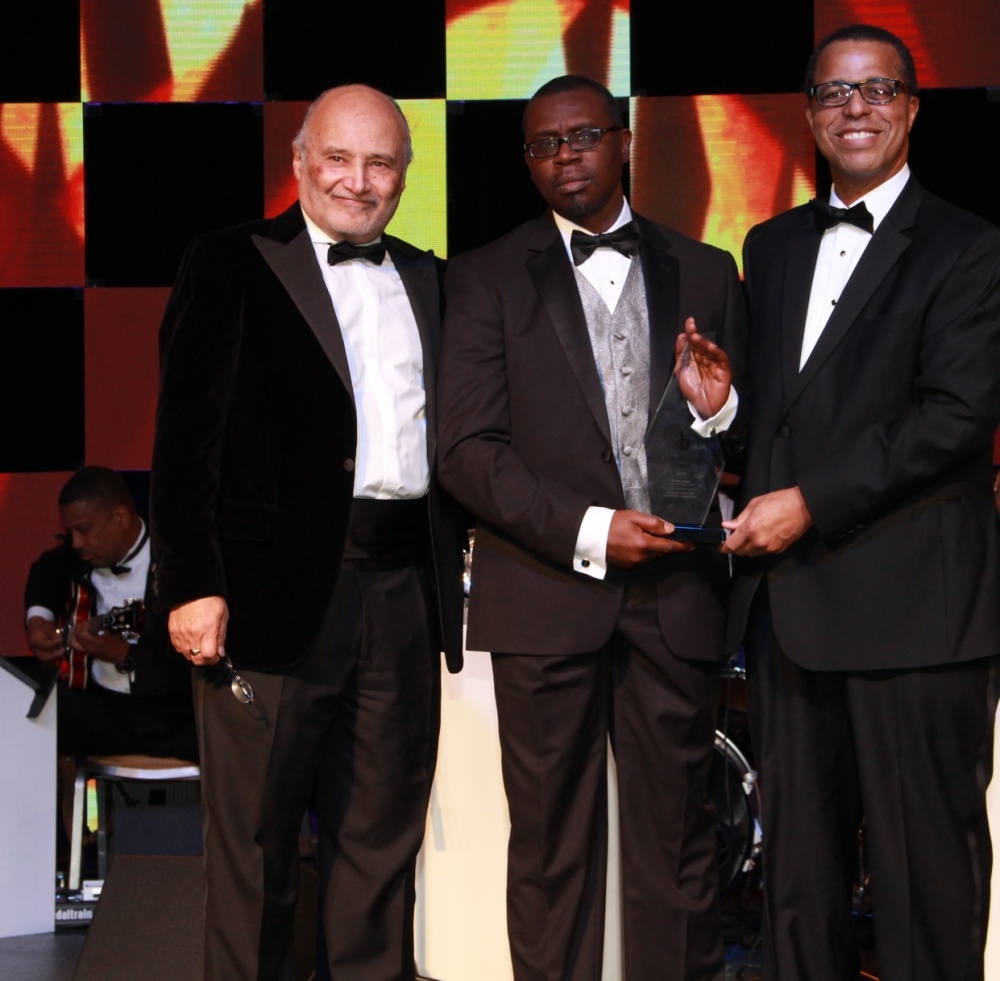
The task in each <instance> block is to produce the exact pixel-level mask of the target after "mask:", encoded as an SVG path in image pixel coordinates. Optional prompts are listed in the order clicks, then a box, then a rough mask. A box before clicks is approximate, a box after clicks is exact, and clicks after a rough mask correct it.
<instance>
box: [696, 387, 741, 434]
mask: <svg viewBox="0 0 1000 981" xmlns="http://www.w3.org/2000/svg"><path fill="white" fill-rule="evenodd" d="M739 405H740V397H739V396H738V395H737V394H736V388H735V387H734V386H732V385H730V386H729V398H728V399H726V404H725V405H724V406H723V407H722V408H721V409H719V411H718V412H716V413H715V415H714V416H712V418H711V419H702V417H701V416H700V415H699V414H698V410H697V409H696V408H695V407H694V406H693V405H692V404H691V403H690V402H688V409H689V410H690V411H691V415H692V416H693V417H694V422H692V423H691V428H692V429H693V430H694V431H695V432H696V433H697V434H698V435H699V436H704V437H708V436H711V435H712V433H724V432H725V431H726V430H727V429H728V428H729V427H730V426H731V425H732V424H733V420H734V419H735V418H736V410H737V409H738V408H739Z"/></svg>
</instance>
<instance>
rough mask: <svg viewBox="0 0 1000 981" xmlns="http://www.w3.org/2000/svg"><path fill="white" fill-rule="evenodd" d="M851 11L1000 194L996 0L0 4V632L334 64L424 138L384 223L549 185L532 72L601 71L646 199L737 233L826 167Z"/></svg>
mask: <svg viewBox="0 0 1000 981" xmlns="http://www.w3.org/2000/svg"><path fill="white" fill-rule="evenodd" d="M858 21H867V22H871V23H876V24H880V25H882V26H884V27H887V28H889V29H890V30H892V31H894V32H895V33H897V34H899V35H900V36H901V37H902V38H903V39H904V40H905V41H906V42H907V43H908V44H909V45H910V46H911V48H912V49H913V51H914V54H915V58H916V63H917V68H918V72H919V74H920V76H921V84H922V88H923V91H922V93H921V111H920V115H919V118H918V120H917V124H916V128H915V131H914V137H913V144H912V152H911V163H912V166H913V169H914V171H915V172H916V173H917V175H918V176H919V178H920V180H921V181H922V182H923V183H924V184H925V185H926V186H927V187H929V188H930V189H931V190H933V191H936V192H937V193H939V194H941V195H942V196H943V197H947V198H950V199H951V200H954V201H956V202H957V203H960V204H962V205H964V206H965V207H968V208H970V209H971V210H974V211H977V212H979V213H980V214H983V215H985V216H986V217H988V218H990V219H991V220H993V221H997V222H1000V181H998V180H997V178H996V175H997V174H998V173H1000V4H998V3H996V0H955V2H953V3H951V4H948V5H942V4H940V3H938V2H936V0H903V2H898V3H886V2H884V0H882V2H877V0H863V2H862V0H828V2H825V3H822V4H819V3H816V4H815V9H814V6H813V5H811V4H809V3H805V4H803V3H800V2H797V0H764V2H762V3H759V4H755V5H747V4H735V3H733V4H724V5H721V6H720V5H718V4H712V5H709V4H669V3H664V2H663V0H421V2H419V3H417V2H413V0H386V2H383V3H381V4H379V5H378V6H377V7H370V8H360V9H359V8H358V7H357V5H356V4H347V3H344V2H340V0H250V2H247V0H199V2H197V3H191V2H189V0H128V2H127V3H123V2H121V0H61V2H60V3H39V4H25V5H18V7H17V17H16V18H15V17H12V16H11V15H10V14H9V13H8V16H7V18H6V19H5V24H4V29H3V31H0V330H2V342H0V343H2V352H3V364H4V378H5V384H4V385H3V386H2V387H0V392H2V394H0V411H2V419H3V424H2V426H0V529H2V535H3V543H4V548H3V559H2V561H3V566H2V576H0V587H2V588H0V653H3V654H12V653H20V652H22V651H23V650H24V644H23V632H22V627H21V621H22V615H23V608H22V605H21V594H22V589H23V583H24V578H25V575H26V571H27V565H28V563H29V562H30V560H31V559H32V558H33V557H34V556H35V555H36V554H37V553H38V552H39V551H41V550H42V549H43V548H45V547H48V546H49V545H50V544H51V543H52V541H53V535H54V534H55V533H56V532H57V531H58V530H59V529H58V521H57V512H56V506H55V497H56V494H57V493H58V489H59V487H60V486H61V485H62V483H63V482H64V481H65V480H66V478H67V477H68V475H69V474H70V473H71V472H72V471H73V470H74V469H75V468H76V467H78V466H80V465H82V464H84V463H100V464H105V465H107V466H112V467H115V468H118V469H123V470H143V469H146V468H148V464H149V456H150V447H151V438H152V420H153V412H154V407H155V400H156V380H157V351H156V336H157V328H158V325H159V320H160V317H161V315H162V311H163V307H164V305H165V303H166V298H167V296H168V295H169V290H170V286H171V284H172V282H173V278H174V275H175V272H176V269H177V265H178V262H179V259H180V256H181V253H182V251H183V249H184V247H185V245H186V244H187V242H189V241H190V239H191V238H192V237H193V236H195V235H197V234H198V233H200V232H203V231H206V230H208V229H211V228H216V227H221V226H224V225H228V224H234V223H237V222H243V221H247V220H250V219H253V218H257V217H260V216H263V215H273V214H276V213H278V212H279V211H281V210H282V209H283V208H285V207H287V206H288V205H289V204H290V203H291V202H293V201H294V200H295V185H294V181H293V180H292V175H291V166H290V164H291V150H290V143H291V140H292V138H293V136H294V135H295V132H296V131H297V129H298V126H299V123H300V121H301V118H302V114H303V112H304V110H305V107H306V105H307V104H308V102H309V101H310V100H311V99H313V98H314V97H315V96H316V95H317V94H318V93H319V92H321V91H322V90H323V89H326V88H329V87H330V86H333V85H338V84H343V83H347V82H365V83H368V84H371V85H375V86H377V87H378V88H380V89H382V90H384V91H386V92H388V93H390V94H391V95H393V96H395V97H396V98H398V99H399V100H400V101H401V104H402V106H403V108H404V110H405V112H406V113H407V116H408V118H409V119H410V122H411V126H412V129H413V137H414V149H415V153H416V159H415V161H414V163H413V166H412V167H411V169H410V171H409V173H408V175H407V190H406V192H405V193H404V195H403V201H402V205H401V207H400V209H399V212H398V213H397V216H396V218H395V219H394V220H393V224H392V225H391V226H390V230H391V231H392V232H393V233H395V234H397V235H400V236H402V237H404V238H407V239H409V240H410V241H412V242H414V243H415V244H418V245H421V246H423V247H425V248H433V249H434V251H435V252H436V253H437V254H439V255H445V256H447V255H456V254H458V253H459V252H462V251H464V250H466V249H469V248H472V247H475V246H477V245H480V244H482V243H483V242H486V241H488V240H490V239H492V238H494V237H496V236H497V235H500V234H502V233H503V232H505V231H507V230H508V229H510V228H511V227H513V226H514V225H515V224H517V223H518V222H520V221H523V220H525V219H528V218H531V217H534V216H536V215H537V214H539V213H540V211H541V209H542V204H541V201H540V199H539V198H538V196H537V194H536V192H535V190H534V188H533V187H532V185H531V183H530V180H529V178H528V172H527V168H526V167H525V165H524V162H523V159H522V150H521V142H522V139H521V132H520V120H521V113H522V111H523V108H524V100H525V99H526V98H527V97H528V96H530V95H531V93H532V92H533V91H534V90H535V89H536V88H537V87H538V86H539V85H540V84H542V83H543V82H545V81H546V80H547V79H549V78H551V77H553V76H555V75H559V74H563V73H565V72H574V73H580V74H586V75H589V76H591V77H593V78H596V79H598V80H599V81H601V82H603V83H604V84H605V85H607V86H608V87H609V88H610V89H611V91H612V92H613V93H614V94H615V95H616V96H618V97H619V98H621V99H622V100H623V106H624V107H625V108H626V112H627V117H628V120H629V123H630V125H631V128H632V129H633V131H634V134H635V137H634V143H633V155H632V163H631V167H630V169H629V173H628V176H627V185H628V191H629V194H630V198H631V200H632V202H633V204H634V206H635V207H636V209H637V210H639V211H641V212H642V213H644V214H646V215H648V216H649V217H652V218H655V219H658V220H660V221H663V222H665V223H667V224H669V225H673V226H674V227H676V228H678V229H680V230H681V231H683V232H685V233H687V234H689V235H692V236H695V237H697V238H702V239H705V240H707V241H710V242H712V243H714V244H716V245H719V246H720V247H722V248H725V249H728V250H730V251H732V252H733V254H734V255H735V256H736V257H737V259H738V258H739V252H740V247H741V244H742V241H743V237H744V236H745V234H746V232H747V230H748V229H749V228H750V227H751V226H752V225H753V224H755V223H756V222H758V221H761V220H763V219H765V218H767V217H769V216H770V215H772V214H774V213H775V212H777V211H780V210H783V209H785V208H788V207H791V206H793V205H795V204H798V203H801V202H803V201H806V200H808V199H809V198H810V197H813V196H814V195H815V194H816V193H817V192H823V191H825V190H826V188H827V186H828V184H829V174H828V173H827V172H826V169H825V165H824V164H823V162H822V161H818V160H817V158H816V154H815V151H814V148H813V144H812V140H811V137H810V134H809V131H808V129H807V128H806V125H805V119H804V111H803V110H804V107H805V99H804V96H803V95H802V94H801V84H802V73H803V70H804V66H805V62H806V59H807V57H808V55H809V52H810V50H811V48H812V46H813V44H814V43H815V41H816V40H818V39H819V38H820V37H822V36H823V35H825V34H827V33H829V31H831V30H833V29H835V28H836V27H838V26H841V25H843V24H848V23H854V22H858ZM776 25H780V30H778V29H776Z"/></svg>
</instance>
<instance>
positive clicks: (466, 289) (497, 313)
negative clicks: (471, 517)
mask: <svg viewBox="0 0 1000 981" xmlns="http://www.w3.org/2000/svg"><path fill="white" fill-rule="evenodd" d="M635 220H636V223H637V224H638V226H639V229H640V236H641V244H640V257H639V258H640V261H641V263H642V270H643V276H644V279H645V287H646V296H647V305H648V310H649V324H650V414H651V416H652V411H653V410H654V409H655V407H656V406H657V405H658V403H659V400H660V397H661V395H662V393H663V391H664V389H665V387H666V385H667V382H668V381H669V379H670V375H671V371H672V369H673V362H674V357H673V352H674V342H675V340H676V337H677V334H678V333H679V332H680V331H681V330H682V329H683V324H684V320H685V318H686V317H688V316H694V317H695V318H697V322H698V326H699V328H700V330H701V331H702V332H703V333H704V334H705V335H706V336H708V337H711V338H713V339H714V340H716V341H717V342H718V343H719V344H720V345H722V347H723V348H724V349H725V350H726V351H727V353H728V354H729V356H730V359H731V361H732V363H733V365H734V368H735V371H736V372H737V375H738V374H739V372H740V370H741V368H742V365H743V356H744V346H745V340H746V339H745V328H746V308H745V301H744V298H743V295H742V292H741V289H740V283H739V277H738V276H737V273H736V264H735V263H734V262H733V260H732V257H731V256H729V255H728V253H725V252H722V251H720V250H718V249H715V248H712V247H710V246H707V245H703V244H701V243H699V242H695V241H693V240H692V239H689V238H686V237H685V236H683V235H681V234H679V233H678V232H675V231H673V230H671V229H667V228H664V227H662V226H660V225H655V224H653V223H652V222H649V221H646V220H645V219H643V218H641V217H639V216H636V219H635ZM447 297H448V311H447V316H446V319H445V327H444V335H443V339H442V354H441V372H440V399H439V401H440V403H441V428H440V436H439V442H440V446H441V454H440V460H441V463H440V470H441V480H442V483H444V484H445V486H446V487H448V489H450V490H451V491H452V493H453V494H454V495H455V496H456V497H457V498H458V499H459V500H460V501H461V502H462V503H463V504H464V505H465V506H466V507H467V508H468V509H469V510H470V511H471V512H472V513H473V514H475V515H476V516H477V517H478V518H479V524H478V526H477V531H476V547H475V553H474V557H473V573H472V580H473V582H472V590H471V595H470V600H469V636H468V642H469V646H470V647H474V648H477V649H482V650H490V651H500V652H505V653H523V654H562V653H567V652H582V651H593V650H597V649H598V648H600V647H601V646H602V645H603V644H604V643H605V642H606V641H607V640H608V639H609V638H610V636H611V633H612V631H613V629H614V626H615V623H616V621H617V618H618V613H619V610H620V607H621V602H622V595H623V584H624V579H623V576H622V574H621V572H620V571H619V570H615V569H609V572H608V576H607V578H606V579H604V580H596V579H593V578H590V577H588V576H584V575H581V574H578V573H576V572H574V571H573V569H572V562H573V553H574V548H575V544H576V539H577V535H578V533H579V530H580V522H581V521H582V519H583V516H584V514H585V512H586V510H587V508H588V507H590V506H591V505H601V506H604V507H608V508H614V509H621V508H624V507H625V501H624V497H623V493H622V487H621V480H620V477H619V474H618V468H617V466H616V463H615V456H614V452H613V448H612V444H611V435H610V429H609V424H608V418H607V409H606V407H605V402H604V396H603V393H602V389H601V381H600V377H599V375H598V370H597V366H596V365H595V362H594V356H593V352H592V350H591V345H590V338H589V335H588V332H587V324H586V319H585V317H584V312H583V305H582V302H581V300H580V294H579V290H578V288H577V285H576V280H575V277H574V273H573V266H572V263H571V262H570V259H569V257H568V256H567V254H566V249H565V247H564V245H563V242H562V239H561V237H560V235H559V232H558V229H557V227H556V225H555V222H554V221H553V219H552V217H551V215H546V216H544V217H542V218H540V219H538V220H536V221H531V222H528V223H527V224H525V225H522V226H520V227H519V228H517V229H515V230H514V231H512V232H511V233H510V234H508V235H506V236H505V237H503V238H501V239H499V240H497V241H496V242H493V243H492V244H490V245H488V246H486V247H484V248H481V249H478V250H476V251H473V252H470V253H468V254H466V255H463V256H460V257H458V258H457V259H454V260H452V262H451V263H450V264H449V271H448V279H447ZM666 517H668V518H669V515H667V516H666ZM648 571H649V572H650V573H651V574H656V575H657V576H658V590H659V592H658V605H659V616H660V622H661V627H662V630H663V636H664V639H665V641H666V644H667V646H668V647H669V648H670V649H671V650H672V651H673V652H674V653H675V654H677V655H678V656H681V657H686V658H698V659H714V658H716V657H718V656H719V653H720V651H721V648H722V632H723V626H724V608H725V602H726V596H727V579H728V576H727V569H726V565H725V563H724V562H723V561H721V560H720V557H719V556H718V555H715V554H713V553H711V552H709V551H699V552H697V553H692V554H684V555H676V556H670V557H667V558H665V559H662V560H659V561H658V562H657V563H656V564H655V569H654V568H653V567H650V568H649V570H648Z"/></svg>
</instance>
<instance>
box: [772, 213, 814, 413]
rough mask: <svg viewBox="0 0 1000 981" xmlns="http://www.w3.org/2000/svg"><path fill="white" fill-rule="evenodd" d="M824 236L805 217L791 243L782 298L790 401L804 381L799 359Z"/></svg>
mask: <svg viewBox="0 0 1000 981" xmlns="http://www.w3.org/2000/svg"><path fill="white" fill-rule="evenodd" d="M821 237H822V236H821V233H820V232H819V231H818V230H817V228H816V225H815V223H814V222H813V218H812V215H804V223H803V225H802V227H801V228H800V229H799V230H798V231H797V232H796V233H795V234H794V235H793V236H792V238H791V239H790V240H789V243H788V255H787V257H786V262H785V279H784V290H783V293H782V297H781V372H782V389H783V391H784V392H785V393H786V394H785V399H786V402H787V401H788V399H789V398H790V396H789V394H788V393H790V392H793V391H797V390H798V386H799V384H800V382H801V378H800V372H799V358H800V357H801V356H802V335H803V334H804V333H805V329H806V315H807V314H808V312H809V294H810V292H811V291H812V280H813V272H814V271H815V269H816V256H817V255H818V254H819V243H820V238H821Z"/></svg>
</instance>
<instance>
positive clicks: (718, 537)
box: [666, 525, 726, 545]
mask: <svg viewBox="0 0 1000 981" xmlns="http://www.w3.org/2000/svg"><path fill="white" fill-rule="evenodd" d="M666 537H667V538H672V539H673V540H674V541H675V542H691V543H692V544H694V545H721V544H722V543H723V542H724V541H725V540H726V530H725V529H724V528H708V527H706V526H705V525H674V530H673V531H672V532H671V533H670V534H669V535H667V536H666Z"/></svg>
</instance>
